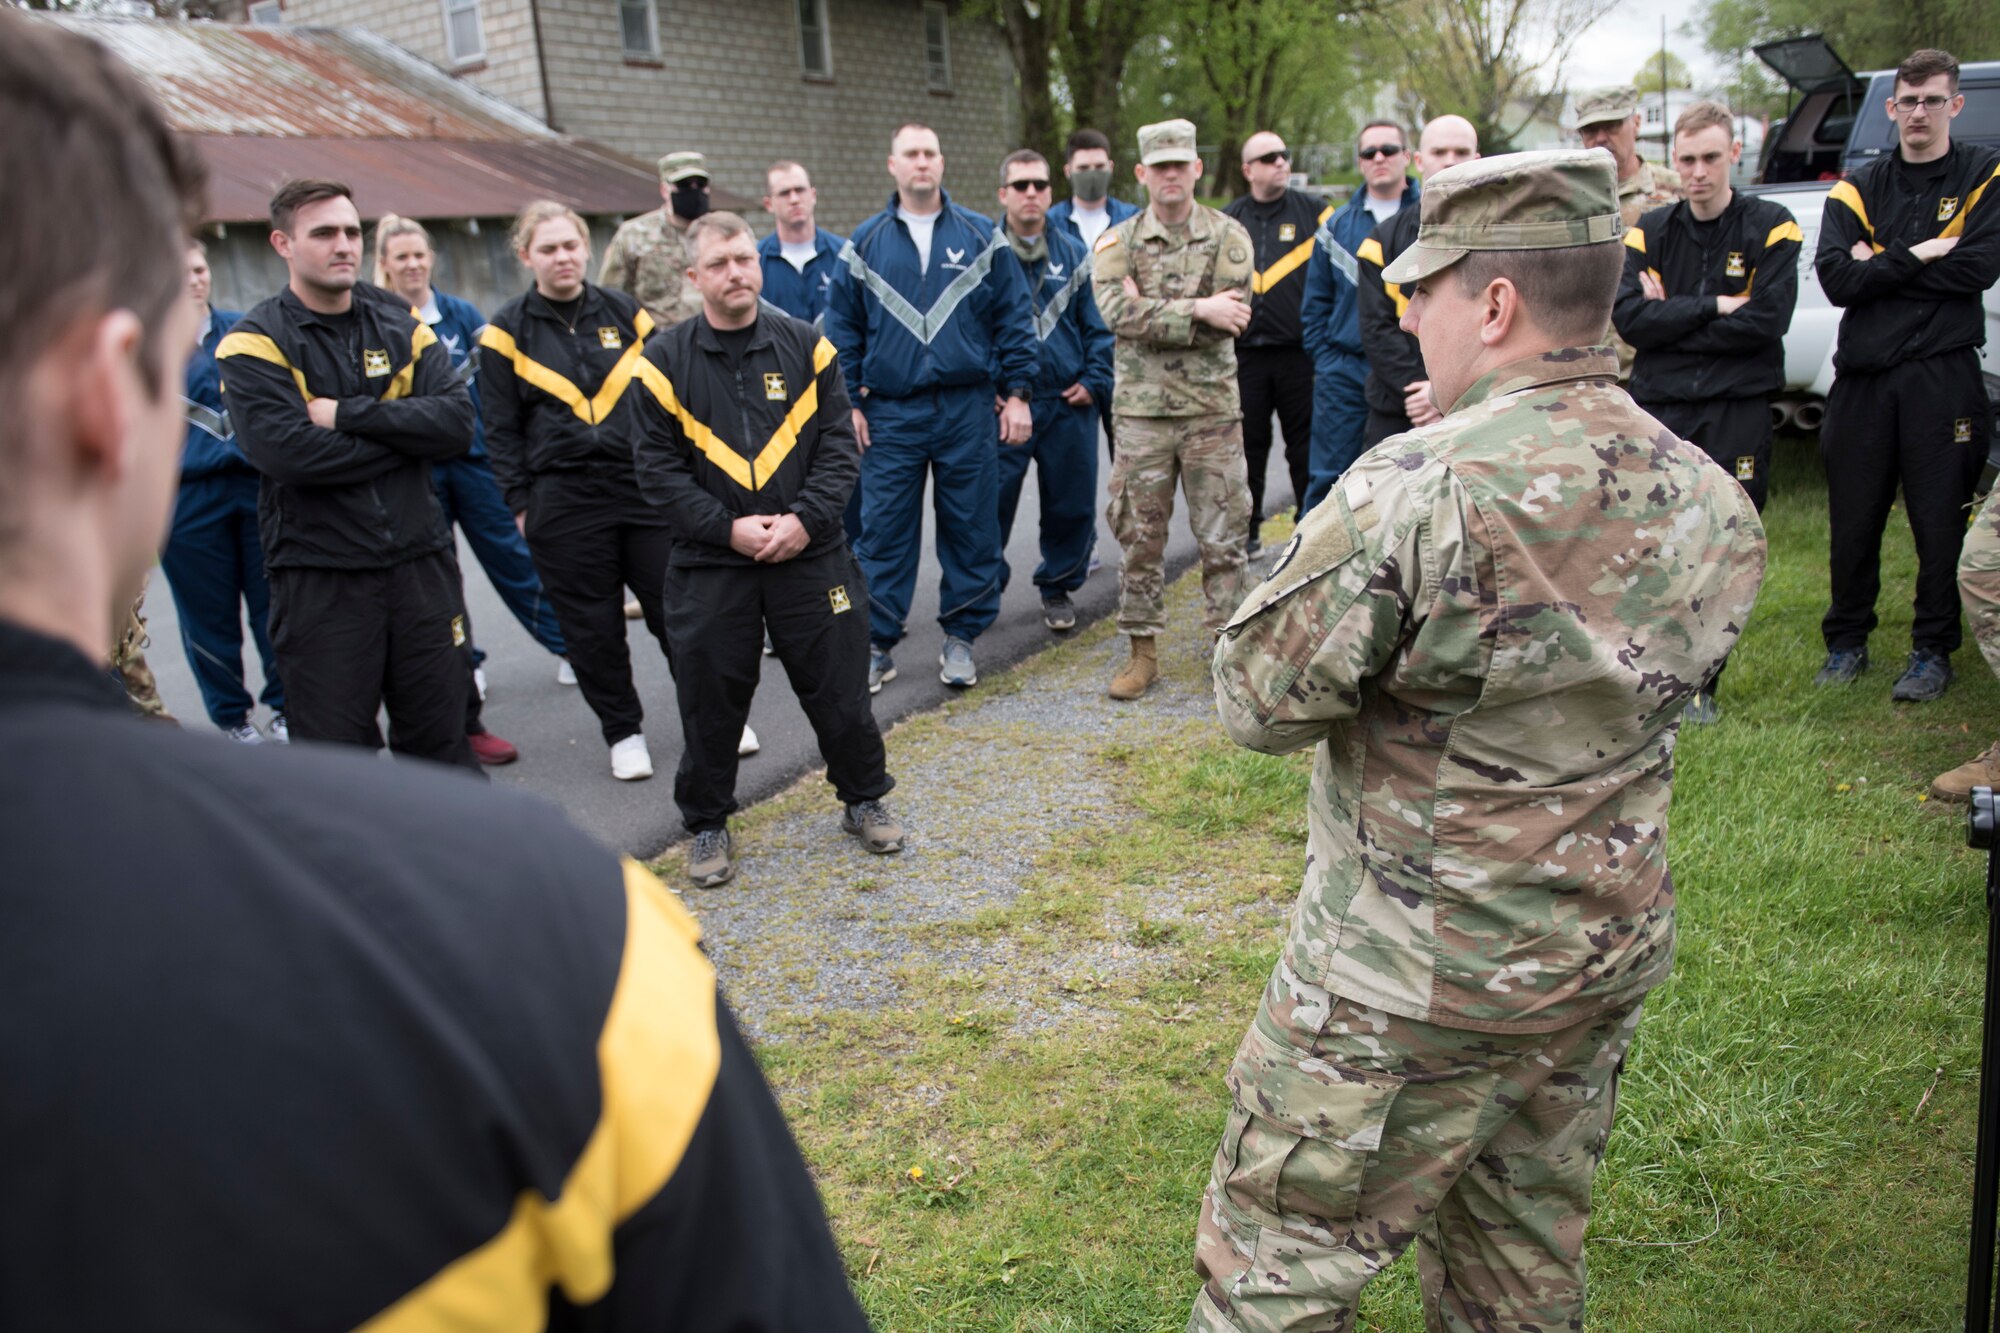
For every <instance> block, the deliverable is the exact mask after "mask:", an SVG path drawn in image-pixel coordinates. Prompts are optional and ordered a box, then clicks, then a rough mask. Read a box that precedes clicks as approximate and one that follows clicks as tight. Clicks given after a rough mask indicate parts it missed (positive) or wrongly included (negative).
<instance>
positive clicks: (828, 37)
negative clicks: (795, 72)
mask: <svg viewBox="0 0 2000 1333" xmlns="http://www.w3.org/2000/svg"><path fill="white" fill-rule="evenodd" d="M808 7H810V8H811V9H812V13H813V26H812V28H811V29H808V28H807V27H806V16H805V11H806V9H807V8H808ZM792 8H793V11H794V12H795V13H796V14H797V15H798V24H799V70H800V72H802V73H803V74H804V75H805V76H806V77H807V78H808V79H832V78H833V31H832V28H831V26H830V25H829V23H828V21H827V19H828V16H827V3H826V0H793V4H792ZM815 34H817V37H818V41H817V43H816V44H817V46H818V47H819V68H818V69H814V68H813V67H812V64H811V62H810V61H808V60H807V59H806V54H807V50H808V48H809V47H810V46H812V45H815V42H814V36H815Z"/></svg>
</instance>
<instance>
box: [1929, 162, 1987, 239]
mask: <svg viewBox="0 0 2000 1333" xmlns="http://www.w3.org/2000/svg"><path fill="white" fill-rule="evenodd" d="M1995 180H2000V167H1995V168H1993V174H1992V175H1991V176H1988V177H1987V178H1986V179H1985V180H1983V181H1981V182H1979V188H1978V189H1976V190H1974V191H1973V192H1972V197H1971V198H1970V199H1968V200H1966V201H1965V207H1963V208H1961V209H1959V210H1958V213H1957V215H1956V216H1955V217H1953V218H1952V220H1951V221H1950V222H1948V223H1946V224H1945V229H1944V230H1943V231H1941V232H1939V233H1938V235H1939V236H1940V237H1945V236H1963V235H1964V234H1965V219H1966V215H1967V214H1969V213H1971V212H1972V210H1973V209H1975V208H1977V207H1979V200H1980V198H1981V197H1982V196H1984V195H1985V193H1986V187H1987V186H1989V185H1991V184H1992V183H1993V182H1994V181H1995Z"/></svg>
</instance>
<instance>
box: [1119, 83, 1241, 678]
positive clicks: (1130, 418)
mask: <svg viewBox="0 0 2000 1333" xmlns="http://www.w3.org/2000/svg"><path fill="white" fill-rule="evenodd" d="M1139 162H1140V165H1139V179H1140V181H1141V182H1143V183H1144V184H1145V186H1146V191H1147V194H1148V196H1149V197H1150V200H1151V202H1150V203H1149V204H1148V205H1147V207H1146V208H1145V209H1144V210H1143V211H1142V212H1140V213H1139V214H1138V215H1137V216H1136V217H1131V218H1127V219H1126V220H1125V221H1123V222H1121V223H1119V224H1118V225H1117V226H1115V227H1112V228H1111V229H1110V230H1108V231H1106V232H1105V233H1104V234H1103V235H1102V236H1100V237H1098V238H1097V245H1096V247H1095V251H1096V252H1095V254H1094V256H1093V262H1092V267H1091V286H1092V290H1093V291H1094V292H1095V294H1096V296H1097V306H1098V310H1099V311H1100V312H1101V313H1102V314H1103V316H1104V322H1105V324H1107V325H1108V326H1110V329H1111V332H1112V333H1114V334H1116V335H1117V345H1116V348H1115V349H1114V352H1113V370H1114V382H1113V386H1112V391H1111V412H1112V415H1113V417H1114V418H1115V419H1116V422H1117V427H1116V433H1117V436H1118V454H1117V457H1116V458H1114V459H1113V460H1112V464H1111V485H1110V491H1111V504H1110V508H1109V510H1108V511H1107V513H1106V515H1105V517H1106V518H1107V519H1108V520H1109V522H1110V524H1111V531H1112V533H1113V534H1114V535H1116V536H1117V538H1118V544H1119V545H1120V546H1121V547H1123V548H1124V552H1125V559H1124V564H1123V567H1122V569H1121V571H1120V575H1119V600H1118V628H1119V629H1121V630H1123V631H1124V632H1125V633H1126V634H1127V635H1129V636H1130V637H1131V641H1132V652H1131V658H1130V660H1128V661H1127V662H1126V664H1125V665H1124V666H1123V667H1122V668H1120V669H1119V672H1118V674H1117V676H1116V677H1115V678H1114V679H1113V680H1112V682H1111V697H1112V698H1114V699H1136V698H1138V697H1139V696H1140V695H1142V694H1144V693H1145V692H1146V690H1147V689H1148V688H1149V687H1150V686H1151V685H1152V683H1153V682H1154V681H1155V680H1157V679H1159V674H1160V672H1159V664H1158V660H1157V657H1156V655H1155V653H1154V647H1153V643H1154V638H1155V636H1157V635H1159V634H1160V633H1161V632H1162V631H1163V630H1165V629H1166V572H1165V568H1164V564H1163V562H1164V559H1165V555H1166V549H1167V524H1168V523H1169V522H1170V521H1171V520H1172V518H1173V516H1174V479H1175V478H1176V477H1179V478H1180V483H1181V490H1182V493H1183V494H1185V495H1186V496H1187V505H1188V523H1189V526H1190V527H1192V528H1193V529H1194V536H1195V542H1196V544H1197V545H1198V546H1199V547H1200V548H1201V589H1202V594H1203V596H1204V597H1206V599H1207V601H1208V615H1207V623H1208V627H1209V629H1210V630H1212V631H1213V630H1220V629H1221V628H1222V626H1223V623H1224V622H1225V621H1227V620H1228V619H1229V613H1230V612H1231V611H1232V610H1234V609H1235V607H1236V603H1237V602H1238V601H1239V600H1240V599H1241V598H1242V596H1243V563H1244V536H1245V533H1246V532H1247V531H1248V528H1249V524H1250V474H1249V470H1248V468H1247V467H1246V466H1245V464H1244V461H1243V405H1242V402H1241V400H1240V399H1239V398H1238V396H1237V391H1236V343H1235V341H1234V339H1235V337H1236V335H1237V334H1239V333H1241V332H1242V331H1243V330H1244V328H1245V327H1247V326H1248V324H1249V322H1250V305H1249V302H1248V301H1247V300H1246V299H1245V297H1244V292H1245V291H1247V290H1248V288H1249V285H1250V272H1251V266H1252V262H1253V261H1252V257H1251V246H1250V233H1249V232H1247V231H1245V230H1244V229H1243V224H1242V223H1240V222H1237V221H1236V220H1235V219H1234V218H1231V217H1227V216H1225V215H1224V214H1222V213H1220V212H1217V211H1216V210H1215V209H1212V208H1209V207H1207V206H1206V205H1204V204H1198V203H1196V202H1195V200H1194V183H1195V182H1196V181H1198V180H1200V179H1201V156H1200V154H1198V153H1197V152H1196V151H1195V128H1194V126H1193V124H1191V123H1190V122H1188V121H1185V120H1169V121H1163V122H1161V123H1160V124H1157V125H1147V126H1145V127H1143V128H1142V129H1141V130H1140V131H1139Z"/></svg>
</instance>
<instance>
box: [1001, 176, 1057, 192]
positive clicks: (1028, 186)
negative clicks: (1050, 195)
mask: <svg viewBox="0 0 2000 1333" xmlns="http://www.w3.org/2000/svg"><path fill="white" fill-rule="evenodd" d="M1007 188H1008V189H1010V190H1018V191H1020V192H1021V193H1022V194H1030V193H1033V194H1039V193H1041V192H1042V191H1043V190H1046V189H1048V188H1049V182H1048V178H1047V177H1046V176H1045V177H1043V178H1042V179H1041V180H1024V181H1008V182H1007Z"/></svg>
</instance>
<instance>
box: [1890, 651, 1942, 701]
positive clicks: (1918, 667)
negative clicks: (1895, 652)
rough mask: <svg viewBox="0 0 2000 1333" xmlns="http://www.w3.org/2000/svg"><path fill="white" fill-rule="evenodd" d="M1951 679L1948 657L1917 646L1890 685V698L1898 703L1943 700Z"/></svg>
mask: <svg viewBox="0 0 2000 1333" xmlns="http://www.w3.org/2000/svg"><path fill="white" fill-rule="evenodd" d="M1952 680H1953V676H1952V670H1951V659H1950V658H1949V657H1946V656H1945V655H1944V654H1943V653H1941V652H1938V651H1937V650H1936V649H1934V648H1919V649H1917V651H1915V652H1914V653H1911V654H1910V664H1909V665H1908V666H1906V667H1904V668H1903V674H1902V675H1900V676H1898V677H1896V683H1895V684H1894V685H1892V686H1890V687H1889V697H1890V698H1891V699H1894V700H1896V701H1897V702H1898V703H1908V704H1927V703H1929V702H1930V701H1931V700H1933V699H1942V698H1943V697H1944V692H1945V689H1946V688H1947V687H1948V686H1950V684H1951V682H1952Z"/></svg>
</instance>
